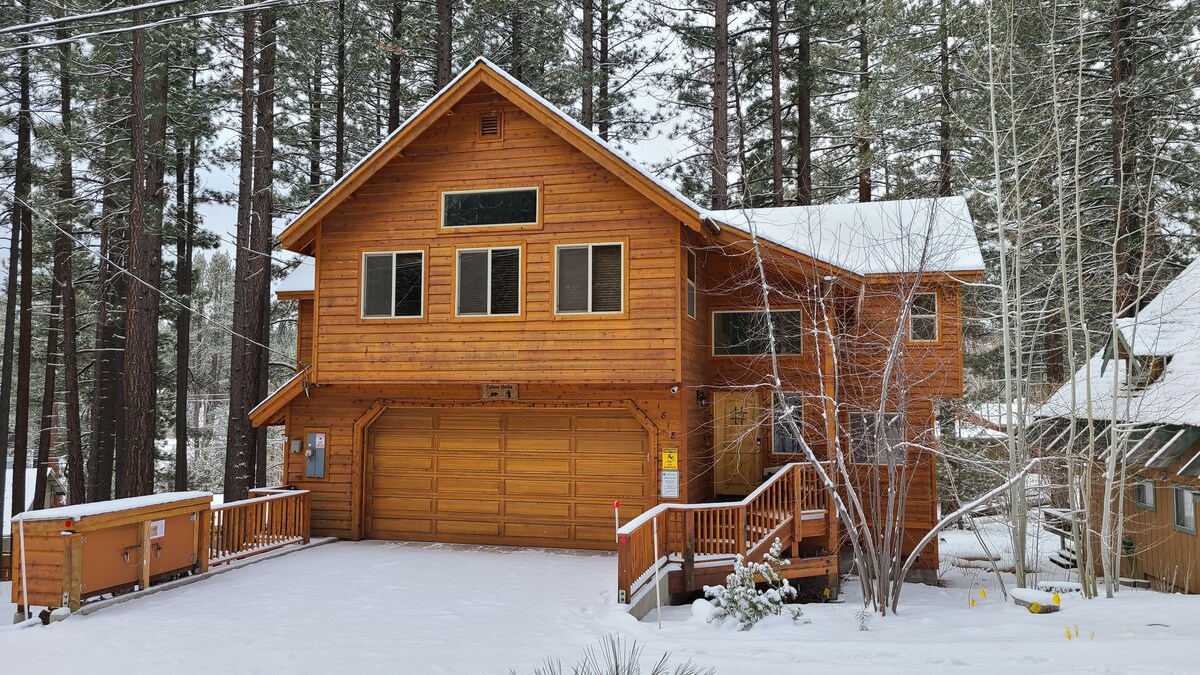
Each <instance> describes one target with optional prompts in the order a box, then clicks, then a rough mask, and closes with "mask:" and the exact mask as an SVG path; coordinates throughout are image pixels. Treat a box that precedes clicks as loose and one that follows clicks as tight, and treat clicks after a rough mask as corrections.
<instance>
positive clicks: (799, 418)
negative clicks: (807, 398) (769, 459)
mask: <svg viewBox="0 0 1200 675" xmlns="http://www.w3.org/2000/svg"><path fill="white" fill-rule="evenodd" d="M789 406H790V407H791V408H792V413H791V416H790V417H791V420H792V421H793V422H795V423H796V428H797V429H799V430H800V432H801V433H802V434H803V432H804V394H801V393H799V392H784V393H783V396H779V395H776V396H775V411H774V412H775V420H774V424H773V425H772V427H771V452H772V453H774V454H776V455H796V454H800V453H802V452H804V450H802V449H801V447H800V438H799V437H797V436H796V435H795V434H793V433H792V430H791V426H790V425H788V424H787V423H786V421H785V413H786V412H787V409H788V407H789Z"/></svg>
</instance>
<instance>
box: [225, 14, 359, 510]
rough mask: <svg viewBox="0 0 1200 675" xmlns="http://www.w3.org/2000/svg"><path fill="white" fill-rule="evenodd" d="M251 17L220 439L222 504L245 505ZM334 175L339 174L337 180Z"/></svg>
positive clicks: (251, 262)
mask: <svg viewBox="0 0 1200 675" xmlns="http://www.w3.org/2000/svg"><path fill="white" fill-rule="evenodd" d="M254 45H255V40H254V14H253V12H246V13H245V14H243V20H242V83H243V86H242V117H241V171H240V174H239V187H238V228H237V254H236V258H235V264H234V265H235V266H234V290H233V335H232V336H231V339H230V355H229V420H228V425H227V426H226V433H225V445H226V450H225V501H227V502H231V501H236V500H239V499H245V498H246V494H247V491H248V490H249V489H250V487H251V486H250V482H251V481H252V480H253V479H254V457H255V443H256V442H257V437H256V434H255V433H254V429H253V428H252V427H251V426H250V419H249V417H248V415H249V413H250V410H251V409H252V408H253V407H254V404H255V401H254V399H255V398H256V394H257V392H258V370H257V368H256V361H258V354H259V350H258V348H257V347H256V346H254V344H253V342H252V341H253V340H254V336H256V335H258V327H257V326H258V323H259V320H260V319H259V317H261V313H259V312H257V309H258V307H257V303H256V300H255V296H254V295H253V294H252V293H250V289H251V286H252V285H253V284H254V280H253V276H254V274H255V272H256V271H257V270H258V269H259V267H260V266H259V263H258V262H257V260H256V258H257V257H258V256H257V255H255V254H254V250H255V249H254V248H253V246H254V241H255V236H254V223H253V217H252V211H251V205H252V197H253V194H254V193H253V180H254V138H255V137H254V103H255V96H254V87H253V84H254ZM339 175H340V174H339Z"/></svg>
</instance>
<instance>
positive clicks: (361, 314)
mask: <svg viewBox="0 0 1200 675" xmlns="http://www.w3.org/2000/svg"><path fill="white" fill-rule="evenodd" d="M401 253H419V254H421V313H420V314H416V315H413V316H396V314H395V312H396V255H397V254H401ZM372 255H391V256H392V268H391V271H392V283H391V294H392V295H391V302H390V306H391V308H392V314H391V315H387V316H385V315H382V314H380V315H372V316H367V256H372ZM428 261H429V251H428V250H427V249H424V248H415V249H409V250H403V251H363V252H362V255H361V256H359V267H358V277H359V282H358V318H359V319H362V320H363V321H414V320H417V319H424V318H426V317H425V313H426V307H425V293H426V291H427V290H428V288H429V265H428Z"/></svg>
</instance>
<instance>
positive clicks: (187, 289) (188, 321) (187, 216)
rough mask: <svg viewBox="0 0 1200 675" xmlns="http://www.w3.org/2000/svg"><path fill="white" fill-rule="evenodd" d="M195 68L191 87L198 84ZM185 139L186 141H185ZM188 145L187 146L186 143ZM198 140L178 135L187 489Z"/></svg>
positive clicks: (178, 462)
mask: <svg viewBox="0 0 1200 675" xmlns="http://www.w3.org/2000/svg"><path fill="white" fill-rule="evenodd" d="M196 75H197V73H196V70H195V69H192V89H193V90H194V89H195V88H196ZM185 142H186V143H185ZM185 144H186V145H187V148H186V150H185V148H184V145H185ZM195 189H196V140H195V139H194V138H192V139H184V138H181V137H180V136H179V134H176V138H175V213H176V218H177V220H178V223H177V233H176V239H175V293H176V295H178V296H179V300H180V302H182V303H183V305H184V306H182V307H180V308H179V312H178V314H177V315H176V317H175V489H176V490H178V491H183V490H187V489H188V440H189V439H188V384H189V379H190V375H191V350H192V310H191V306H192V253H193V248H194V245H195V237H196V221H195V219H194V215H195V214H194V210H193V209H194V208H195Z"/></svg>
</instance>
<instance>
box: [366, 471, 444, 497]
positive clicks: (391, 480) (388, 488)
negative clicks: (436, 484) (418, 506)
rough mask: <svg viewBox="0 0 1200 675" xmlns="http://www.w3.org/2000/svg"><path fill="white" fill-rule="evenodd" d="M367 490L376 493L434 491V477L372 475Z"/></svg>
mask: <svg viewBox="0 0 1200 675" xmlns="http://www.w3.org/2000/svg"><path fill="white" fill-rule="evenodd" d="M367 491H368V492H373V493H375V494H384V493H388V492H433V478H432V477H429V478H425V477H413V476H389V475H376V476H372V477H371V479H370V481H368V484H367Z"/></svg>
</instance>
